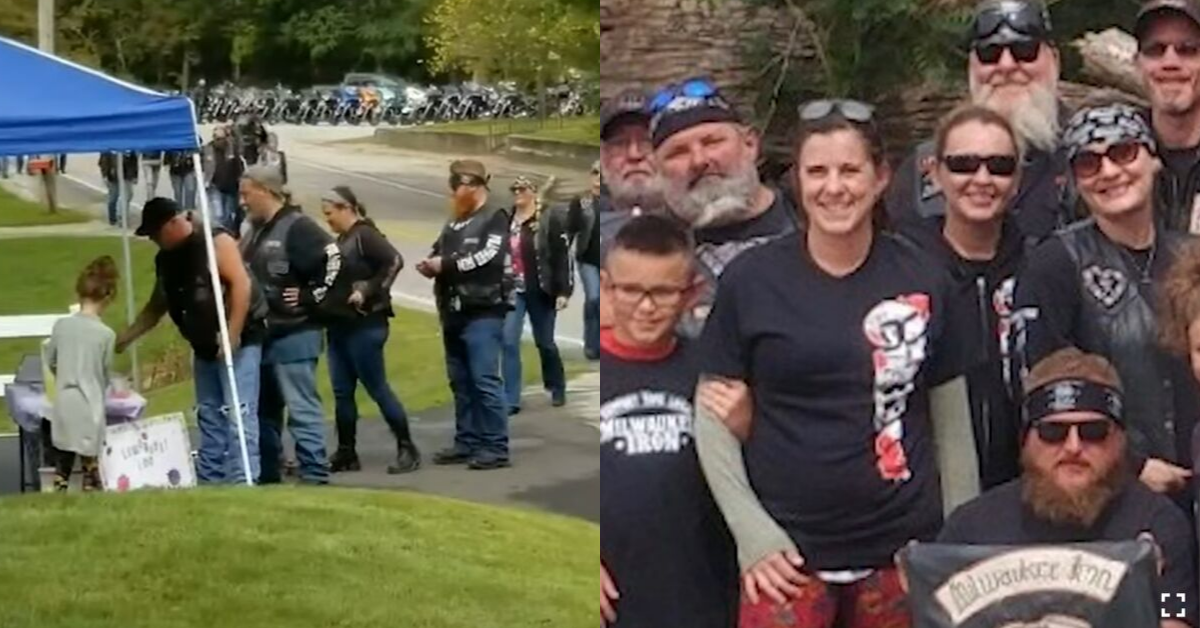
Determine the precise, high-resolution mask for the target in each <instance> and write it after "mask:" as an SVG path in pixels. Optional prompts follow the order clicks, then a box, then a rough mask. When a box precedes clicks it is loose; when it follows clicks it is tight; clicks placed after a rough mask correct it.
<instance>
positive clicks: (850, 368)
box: [702, 236, 962, 570]
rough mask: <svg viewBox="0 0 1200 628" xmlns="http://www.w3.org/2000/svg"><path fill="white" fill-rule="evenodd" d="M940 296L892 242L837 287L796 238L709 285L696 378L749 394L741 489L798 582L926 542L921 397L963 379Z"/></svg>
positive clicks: (884, 562)
mask: <svg viewBox="0 0 1200 628" xmlns="http://www.w3.org/2000/svg"><path fill="white" fill-rule="evenodd" d="M946 286H947V279H946V278H945V275H944V274H943V273H942V272H940V271H939V270H938V269H937V268H936V267H935V266H934V265H933V263H932V261H930V260H929V259H928V258H926V257H925V256H924V255H923V254H922V253H921V252H920V251H918V250H916V249H915V247H913V246H912V245H910V244H905V243H902V242H900V241H899V240H897V239H895V238H894V237H892V236H878V237H876V239H875V243H874V244H873V246H872V249H871V252H870V254H869V255H868V257H867V259H866V261H865V262H864V263H863V265H862V266H861V267H860V268H859V269H858V270H856V271H855V272H854V273H852V274H850V275H849V276H846V277H842V278H834V277H832V276H830V275H828V274H826V273H825V272H824V271H822V270H821V269H820V268H819V267H818V266H817V265H816V263H815V262H813V261H812V259H811V258H810V257H809V256H808V252H807V247H806V245H805V243H804V241H803V239H802V238H799V237H785V238H781V239H779V240H776V241H774V242H771V243H769V244H765V245H763V246H762V247H760V248H758V249H755V250H753V251H750V252H748V253H745V254H744V255H743V256H742V257H741V258H739V259H738V260H737V261H736V262H734V264H733V265H732V266H731V267H730V268H729V269H728V270H726V271H725V275H724V276H723V277H722V278H721V287H720V289H719V290H718V291H717V303H716V307H715V308H714V309H713V312H712V315H711V317H710V318H709V322H708V326H707V328H706V329H705V335H704V339H703V343H702V344H703V346H704V348H705V351H706V355H705V362H704V368H703V371H704V372H706V373H711V374H714V375H720V376H724V377H729V378H732V379H738V380H743V381H746V382H748V383H749V384H750V386H751V388H752V389H753V391H754V401H755V415H754V426H753V429H752V432H751V435H750V438H749V440H748V441H747V442H746V445H745V461H746V468H747V471H748V473H749V476H750V482H751V484H752V486H753V488H754V490H755V492H756V493H757V494H758V497H759V499H760V500H761V501H762V503H763V506H764V507H766V509H767V511H768V512H769V513H770V514H771V515H772V516H773V517H774V518H775V520H776V521H777V522H779V524H780V525H781V526H782V527H783V528H784V529H785V530H787V532H788V533H789V535H790V536H791V537H792V539H793V540H794V541H795V542H796V543H797V545H798V546H799V548H800V551H801V553H802V554H803V555H804V556H805V558H806V559H807V561H808V567H809V568H811V569H816V570H841V569H861V568H877V567H884V566H888V565H891V564H892V556H893V554H894V552H895V551H896V550H897V549H899V548H900V547H901V546H903V545H904V544H906V543H907V542H908V541H909V540H910V539H931V538H932V537H933V536H934V535H935V534H936V533H937V529H938V526H939V525H940V524H941V498H940V484H939V480H938V475H937V467H936V459H935V456H934V449H933V443H932V441H931V438H932V431H931V429H930V422H929V394H928V393H929V390H930V388H931V387H932V386H936V385H939V384H942V383H945V382H947V381H949V380H951V379H953V378H954V377H956V376H958V375H959V374H960V373H961V371H962V359H961V358H960V357H959V354H958V352H957V350H956V348H957V347H958V346H961V344H962V343H961V340H960V339H956V337H955V332H954V331H952V330H951V329H950V328H949V327H948V324H949V322H950V321H955V320H958V319H961V318H962V317H961V316H957V317H956V316H955V315H954V314H952V313H950V312H948V311H947V309H946V308H947V304H948V301H947V299H946V297H945V294H946Z"/></svg>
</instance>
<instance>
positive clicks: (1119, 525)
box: [937, 480, 1197, 626]
mask: <svg viewBox="0 0 1200 628" xmlns="http://www.w3.org/2000/svg"><path fill="white" fill-rule="evenodd" d="M1142 532H1149V533H1150V534H1151V535H1152V536H1154V540H1155V541H1156V542H1157V543H1158V545H1159V547H1160V548H1161V549H1162V553H1163V559H1164V561H1165V563H1166V564H1165V566H1164V570H1163V576H1162V578H1161V580H1160V582H1159V591H1160V592H1161V593H1163V594H1170V595H1172V596H1174V595H1176V594H1182V595H1183V596H1184V598H1182V599H1186V600H1187V606H1186V609H1187V610H1186V614H1187V617H1186V621H1187V623H1188V624H1189V625H1192V626H1195V625H1196V612H1197V604H1196V590H1197V581H1196V559H1195V554H1196V548H1195V541H1194V540H1193V538H1192V530H1191V525H1190V524H1189V523H1188V520H1187V517H1185V516H1184V514H1183V512H1181V511H1180V510H1179V508H1178V507H1177V506H1176V505H1175V504H1173V503H1172V502H1171V501H1170V500H1168V499H1167V498H1165V497H1163V496H1161V495H1157V494H1155V493H1153V492H1152V491H1150V489H1148V488H1146V487H1145V486H1143V485H1142V484H1141V483H1140V482H1136V481H1133V480H1130V481H1129V482H1128V483H1127V484H1126V486H1125V488H1124V490H1122V491H1121V492H1120V493H1119V494H1118V495H1117V497H1116V498H1115V499H1114V501H1113V503H1111V504H1109V506H1108V508H1107V509H1106V510H1105V511H1104V513H1102V514H1101V515H1100V519H1099V520H1098V521H1096V523H1095V524H1094V525H1093V526H1092V527H1091V528H1090V529H1085V528H1082V527H1078V526H1064V525H1055V524H1053V523H1050V522H1048V521H1045V520H1043V519H1039V518H1038V517H1037V516H1036V515H1034V514H1033V512H1032V511H1031V510H1030V509H1029V508H1028V507H1027V506H1026V505H1025V503H1024V501H1023V500H1022V499H1021V480H1015V481H1013V482H1009V483H1008V484H1005V485H1004V486H1001V487H998V488H996V489H995V490H992V491H989V492H988V493H985V494H984V495H982V496H981V497H979V498H977V499H975V500H974V501H971V502H969V503H967V504H965V505H963V506H962V507H960V508H959V509H958V510H956V511H954V513H953V514H951V515H950V517H949V518H947V520H946V525H945V527H943V528H942V532H941V534H940V535H938V539H937V540H938V542H939V543H956V544H964V545H968V544H969V545H1053V544H1066V543H1086V542H1092V541H1131V540H1134V539H1136V538H1137V537H1138V535H1139V534H1141V533H1142ZM1180 599H1181V598H1178V597H1175V598H1173V599H1172V604H1178V600H1180ZM1171 608H1177V607H1176V606H1174V605H1173V606H1172V607H1171ZM1176 612H1177V611H1176ZM1172 614H1174V612H1173V613H1172Z"/></svg>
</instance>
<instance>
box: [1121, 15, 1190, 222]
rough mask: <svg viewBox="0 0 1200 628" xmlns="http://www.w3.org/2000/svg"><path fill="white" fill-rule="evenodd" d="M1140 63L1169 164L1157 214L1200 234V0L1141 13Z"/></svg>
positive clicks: (1158, 193)
mask: <svg viewBox="0 0 1200 628" xmlns="http://www.w3.org/2000/svg"><path fill="white" fill-rule="evenodd" d="M1135 33H1136V35H1137V39H1138V55H1137V67H1138V71H1139V72H1140V73H1141V76H1142V81H1143V83H1144V84H1145V85H1146V93H1147V94H1148V95H1149V96H1150V123H1151V126H1152V127H1153V129H1154V136H1155V139H1156V140H1157V141H1158V146H1159V156H1160V157H1161V159H1162V162H1163V169H1162V172H1160V173H1159V175H1158V184H1157V186H1156V196H1157V198H1156V207H1155V210H1156V212H1158V213H1159V218H1160V220H1162V221H1163V223H1164V225H1165V226H1166V228H1167V229H1170V230H1173V231H1183V232H1189V233H1191V234H1193V235H1197V234H1200V3H1197V2H1196V1H1195V0H1153V1H1151V2H1147V3H1146V4H1144V5H1142V9H1141V10H1140V11H1139V12H1138V18H1137V27H1136V29H1135Z"/></svg>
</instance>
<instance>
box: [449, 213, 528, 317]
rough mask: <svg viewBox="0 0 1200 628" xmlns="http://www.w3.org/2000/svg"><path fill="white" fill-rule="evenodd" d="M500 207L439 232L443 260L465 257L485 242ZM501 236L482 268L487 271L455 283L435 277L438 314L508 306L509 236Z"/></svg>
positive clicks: (510, 291) (510, 278) (510, 277)
mask: <svg viewBox="0 0 1200 628" xmlns="http://www.w3.org/2000/svg"><path fill="white" fill-rule="evenodd" d="M503 211H504V210H503V209H501V208H499V207H493V206H491V205H490V204H489V205H485V206H484V207H483V208H482V209H480V210H479V211H477V212H475V213H474V214H472V215H471V217H470V218H468V219H466V220H465V221H457V222H451V223H450V224H448V225H446V227H445V228H444V229H443V230H442V235H441V237H440V239H439V250H441V252H442V255H443V257H445V256H449V255H450V254H451V253H457V254H459V256H460V257H465V256H467V255H468V253H469V252H470V251H472V250H475V249H477V248H478V247H479V245H480V243H484V242H487V240H488V237H489V236H490V235H492V234H490V233H488V227H489V226H490V225H491V224H492V221H493V220H495V216H496V212H503ZM501 235H502V244H501V247H500V252H499V253H498V254H497V256H496V257H495V258H493V259H492V260H491V261H489V262H488V263H487V264H486V265H485V266H486V267H488V270H484V269H482V268H481V269H480V270H477V271H475V272H473V273H471V274H470V275H463V276H460V277H459V278H458V279H457V280H456V281H453V282H451V281H447V280H446V279H445V275H442V276H440V277H438V280H437V282H436V284H435V286H436V288H435V290H436V293H437V300H438V311H439V312H441V313H442V314H443V315H445V314H450V313H469V312H471V311H472V310H488V309H492V308H497V307H500V306H508V305H509V304H510V302H511V298H512V295H513V287H514V286H513V275H512V259H511V250H510V248H509V242H508V232H507V230H505V232H504V233H503V234H501Z"/></svg>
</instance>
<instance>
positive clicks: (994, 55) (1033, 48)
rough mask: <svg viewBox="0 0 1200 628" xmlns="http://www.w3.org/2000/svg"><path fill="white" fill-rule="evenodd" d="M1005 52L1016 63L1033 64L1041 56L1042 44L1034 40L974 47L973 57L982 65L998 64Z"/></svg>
mask: <svg viewBox="0 0 1200 628" xmlns="http://www.w3.org/2000/svg"><path fill="white" fill-rule="evenodd" d="M1005 50H1007V51H1009V53H1011V54H1012V57H1013V59H1014V60H1015V61H1016V62H1017V63H1033V62H1034V61H1037V60H1038V57H1039V56H1041V54H1042V42H1040V41H1035V40H1026V41H1014V42H1012V43H1009V44H987V45H984V46H975V56H976V57H978V58H979V62H980V63H982V64H984V65H996V64H997V63H1000V57H1003V56H1004V51H1005Z"/></svg>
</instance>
